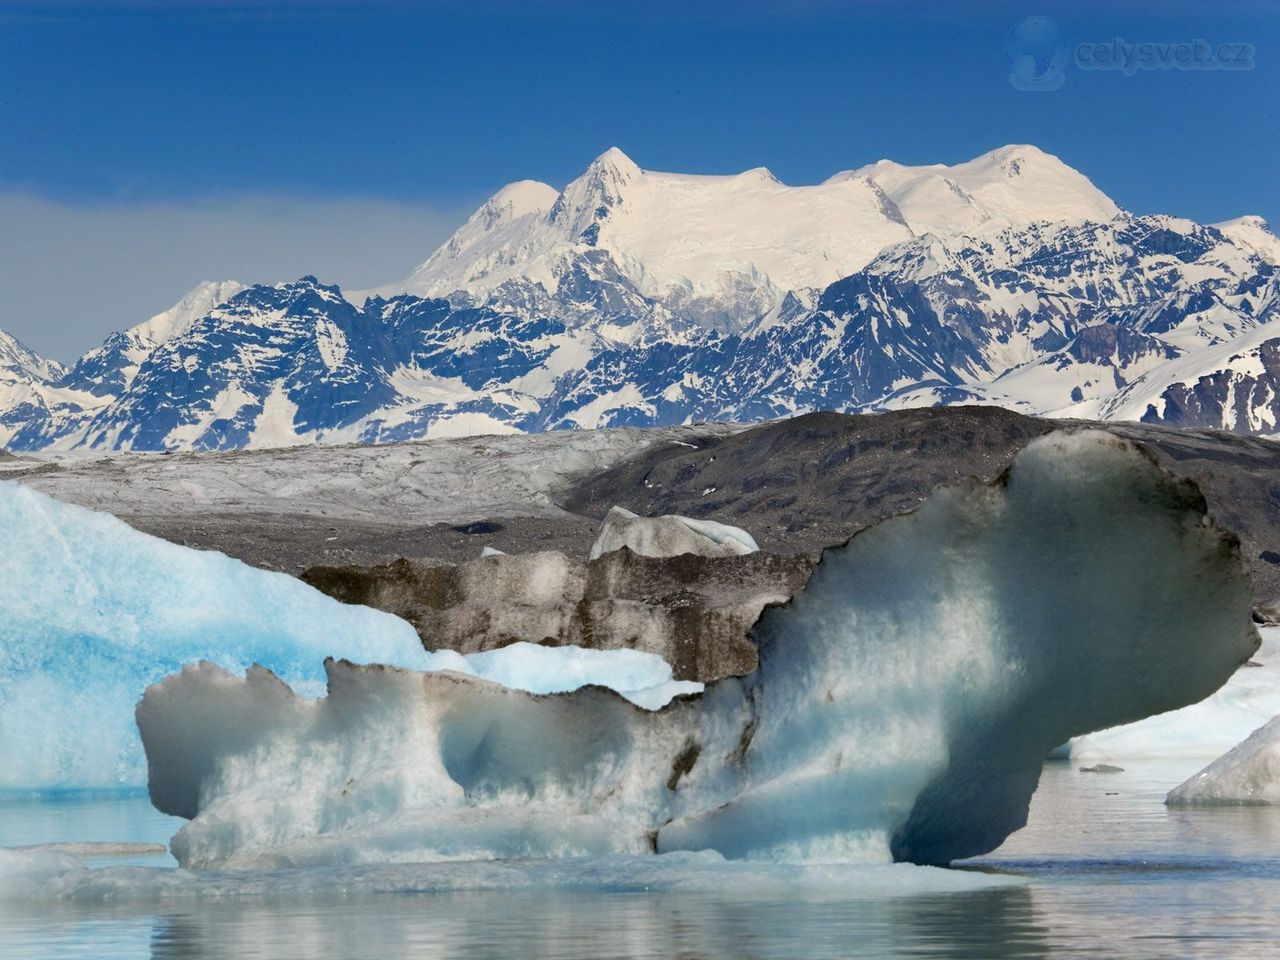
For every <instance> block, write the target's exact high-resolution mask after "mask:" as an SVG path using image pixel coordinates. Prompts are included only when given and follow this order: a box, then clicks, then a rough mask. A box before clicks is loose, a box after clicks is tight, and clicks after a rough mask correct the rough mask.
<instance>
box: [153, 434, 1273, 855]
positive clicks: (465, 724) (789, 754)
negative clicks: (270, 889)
mask: <svg viewBox="0 0 1280 960" xmlns="http://www.w3.org/2000/svg"><path fill="white" fill-rule="evenodd" d="M1251 606H1252V604H1251V597H1250V591H1249V585H1248V579H1247V573H1246V568H1245V566H1244V563H1243V562H1242V560H1241V558H1240V553H1239V547H1238V543H1237V542H1236V540H1235V538H1234V537H1233V536H1231V535H1230V534H1227V533H1225V532H1223V531H1221V530H1220V529H1218V528H1217V527H1215V526H1214V525H1213V524H1212V523H1211V522H1210V521H1209V520H1208V519H1207V518H1206V510H1205V503H1204V499H1203V497H1202V496H1201V495H1200V493H1199V491H1198V490H1197V489H1196V487H1195V485H1194V484H1193V483H1191V482H1190V481H1187V480H1181V479H1177V478H1175V477H1173V476H1172V475H1171V474H1169V473H1168V472H1166V471H1165V470H1163V469H1162V468H1160V467H1159V466H1158V465H1157V464H1156V463H1155V462H1154V461H1153V460H1152V459H1151V458H1150V457H1149V456H1148V455H1146V454H1145V453H1144V452H1143V451H1141V450H1140V449H1138V448H1137V447H1135V446H1133V445H1132V444H1130V443H1128V442H1127V441H1124V440H1122V439H1119V438H1117V437H1114V436H1111V435H1109V434H1105V433H1099V432H1093V431H1081V432H1076V433H1062V432H1059V433H1054V434H1050V435H1048V436H1046V437H1043V438H1040V439H1038V440H1036V441H1033V442H1032V443H1031V444H1029V445H1028V446H1027V447H1026V448H1025V449H1024V450H1023V452H1022V453H1021V454H1020V455H1019V456H1018V458H1017V459H1016V460H1015V461H1014V463H1013V464H1012V466H1011V467H1010V469H1009V470H1008V471H1007V472H1006V474H1004V475H1003V476H1002V477H1001V478H1000V479H999V480H998V481H996V482H995V483H994V484H992V485H984V484H982V483H979V482H978V481H976V480H975V481H971V482H968V483H963V484H960V485H957V486H955V487H952V488H948V489H944V490H940V491H938V492H936V493H935V494H934V495H933V496H932V497H931V498H930V499H929V500H927V501H926V502H925V503H924V504H922V505H921V506H920V507H919V508H918V509H917V510H915V511H914V512H912V513H909V514H904V515H902V516H898V517H893V518H890V519H888V520H886V521H884V522H882V523H880V524H878V525H876V526H874V527H871V528H868V529H866V530H864V531H862V532H860V533H859V534H857V535H856V536H854V537H853V538H852V539H851V540H850V541H849V542H848V543H846V544H844V545H843V546H839V547H834V548H831V549H828V550H827V551H825V552H824V554H823V557H822V559H821V561H820V562H819V564H818V566H817V567H816V569H815V571H814V573H813V576H812V578H811V579H810V581H809V583H808V586H807V587H806V588H805V589H804V590H803V591H801V592H800V593H798V594H797V595H796V596H794V597H793V598H792V599H791V600H789V601H788V602H786V603H781V604H776V605H773V606H770V607H768V608H766V609H765V611H764V613H763V614H762V615H761V617H760V619H759V621H758V622H757V624H756V626H755V628H754V630H753V638H754V640H755V641H756V642H757V643H758V645H759V650H760V662H759V667H758V668H757V669H756V670H755V671H754V672H753V673H751V674H749V675H748V676H746V677H742V678H728V679H724V680H720V681H717V682H715V683H711V684H709V685H708V686H707V688H706V690H705V692H704V693H702V694H701V695H694V696H684V697H677V698H676V699H674V700H673V701H672V702H671V703H670V704H669V705H667V706H666V707H664V708H662V709H660V710H657V711H646V710H642V709H640V708H638V707H637V706H636V705H634V704H632V703H630V702H628V701H627V700H626V699H624V698H622V697H621V696H619V695H617V694H616V693H614V692H612V691H609V690H606V689H602V688H599V687H595V686H587V687H584V688H581V689H579V690H577V691H574V692H571V693H559V694H545V695H541V694H532V693H528V692H523V691H519V690H513V689H511V688H510V687H507V686H503V685H500V684H497V683H494V682H491V681H487V680H484V679H482V678H480V677H478V676H472V675H467V674H464V673H459V672H451V671H444V672H434V673H430V672H428V673H424V672H420V671H414V670H408V669H398V668H395V667H391V666H378V665H374V666H359V665H356V664H354V663H350V662H346V661H340V660H334V659H329V660H327V661H326V663H325V671H326V676H327V696H325V697H324V698H322V699H315V700H312V699H306V698H304V697H301V696H298V695H297V694H296V693H295V692H294V691H292V690H291V689H290V688H289V686H288V685H286V684H285V683H284V682H282V680H281V679H279V678H278V677H277V676H276V675H275V674H274V673H273V672H271V671H269V670H267V669H265V668H258V667H255V668H250V669H249V670H248V671H247V672H246V673H245V675H244V676H243V677H239V676H236V675H233V674H232V673H229V672H228V671H227V670H225V669H223V668H221V667H219V666H217V665H215V664H213V663H197V664H190V665H187V666H185V667H184V668H183V669H182V671H181V672H179V673H178V674H176V675H174V676H171V677H168V678H166V679H164V680H163V681H161V682H159V683H157V684H155V685H153V686H151V687H150V688H148V690H147V691H146V693H145V695H144V696H143V699H142V701H141V703H140V704H139V705H138V710H137V720H138V726H139V730H140V732H141V735H142V739H143V743H144V746H145V748H146V754H147V762H148V786H149V790H150V794H151V798H152V802H153V803H154V804H155V806H156V807H157V808H158V809H160V810H161V811H163V812H165V813H170V814H173V815H176V816H180V817H185V818H187V819H188V820H189V821H190V822H189V823H188V824H186V826H184V827H183V828H182V829H181V830H180V831H179V832H178V834H177V835H176V836H175V837H174V838H173V841H172V843H171V849H172V851H173V852H174V854H175V855H176V856H177V858H178V860H179V862H180V863H181V864H183V865H184V866H187V867H237V868H239V867H289V866H293V867H297V866H311V867H334V866H338V865H347V866H350V865H353V864H370V863H383V864H386V863H407V862H425V861H442V860H492V859H495V858H499V859H501V858H513V857H514V858H526V857H531V858H561V857H617V856H625V857H642V856H643V855H645V854H648V853H659V854H667V853H672V852H679V851H711V852H713V853H715V854H716V855H718V856H721V857H724V858H728V859H730V860H767V861H773V862H795V861H802V862H807V863H810V864H812V863H824V862H843V863H850V862H852V863H883V862H887V861H890V860H896V861H909V862H913V863H917V864H943V863H947V862H950V861H952V860H955V859H958V858H963V857H968V856H973V855H977V854H980V853H984V852H987V851H989V850H991V849H993V848H995V847H996V846H998V845H999V843H1000V842H1002V841H1003V840H1004V838H1005V837H1006V836H1008V834H1009V833H1010V832H1012V831H1013V830H1016V829H1018V828H1019V827H1020V826H1022V825H1023V824H1024V823H1025V820H1026V814H1027V808H1028V803H1029V800H1030V797H1031V794H1032V792H1033V791H1034V789H1035V787H1036V784H1037V782H1038V777H1039V772H1040V769H1041V765H1042V762H1043V760H1044V758H1045V756H1046V755H1047V754H1048V753H1049V752H1050V751H1051V750H1052V749H1053V748H1054V747H1055V746H1056V745H1058V744H1061V743H1063V742H1065V741H1067V740H1068V739H1069V738H1071V737H1073V736H1077V735H1081V734H1084V733H1088V732H1091V731H1095V730H1100V729H1104V728H1107V727H1112V726H1116V725H1118V724H1122V723H1127V722H1131V721H1135V720H1138V719H1140V718H1142V717H1146V716H1150V715H1152V714H1156V713H1161V712H1164V711H1168V710H1173V709H1176V708H1179V707H1182V706H1185V705H1187V704H1189V703H1193V702H1195V701H1198V700H1200V699H1202V698H1204V697H1206V696H1208V695H1209V694H1211V693H1212V692H1213V691H1214V690H1216V689H1217V688H1218V687H1219V686H1221V685H1222V684H1223V683H1224V682H1225V681H1226V680H1227V679H1228V678H1229V677H1230V676H1231V675H1232V673H1233V672H1234V671H1235V670H1236V668H1237V667H1239V666H1240V665H1241V664H1242V663H1244V662H1245V661H1246V660H1247V659H1248V658H1249V656H1250V655H1251V654H1252V653H1253V652H1254V651H1255V650H1256V648H1257V646H1258V636H1257V632H1256V631H1255V629H1254V627H1253V624H1252V622H1251V617H1250V613H1251ZM659 859H661V858H659Z"/></svg>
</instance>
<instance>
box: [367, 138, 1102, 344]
mask: <svg viewBox="0 0 1280 960" xmlns="http://www.w3.org/2000/svg"><path fill="white" fill-rule="evenodd" d="M1119 212H1120V211H1119V209H1118V208H1117V207H1116V205H1115V204H1114V203H1112V202H1111V200H1109V199H1108V198H1107V197H1106V196H1105V195H1104V194H1103V193H1102V192H1101V191H1099V190H1098V189H1097V188H1096V187H1094V186H1093V184H1091V183H1090V182H1089V181H1088V180H1087V179H1085V177H1083V176H1081V175H1080V174H1079V173H1077V172H1076V171H1074V170H1072V169H1071V168H1070V167H1068V166H1066V165H1065V164H1064V163H1062V161H1060V160H1058V159H1057V158H1056V157H1051V156H1049V155H1048V154H1046V153H1043V152H1042V151H1040V150H1037V149H1036V148H1035V147H1030V146H1013V147H1005V148H1003V149H1000V150H995V151H992V152H991V153H988V154H985V155H983V156H982V157H979V158H977V159H976V160H972V161H970V162H968V163H963V164H958V165H956V166H954V167H945V166H941V165H935V166H929V167H904V166H901V165H898V164H893V163H891V162H889V161H887V160H882V161H880V162H879V163H876V164H873V165H871V166H869V167H864V168H862V169H860V170H853V171H845V172H843V173H839V174H836V175H835V176H833V177H831V178H830V179H828V180H827V181H826V182H824V183H821V184H818V185H816V186H804V187H793V186H787V185H786V184H784V183H781V182H780V181H779V180H778V179H777V178H776V177H775V176H774V175H773V174H772V173H770V172H769V171H768V170H766V169H765V168H763V167H757V168H755V169H753V170H747V171H746V172H744V173H739V174H736V175H733V176H690V175H685V174H674V173H656V172H652V171H646V170H641V169H640V168H639V167H638V166H636V164H635V163H634V162H633V161H632V160H631V159H630V158H629V157H627V156H626V155H625V154H624V153H623V152H622V151H621V150H618V149H617V148H613V149H610V150H608V151H606V152H605V153H603V154H601V155H600V156H599V157H598V158H596V160H595V161H594V162H593V163H592V164H591V165H590V166H589V167H588V168H587V170H586V172H585V173H583V175H582V176H581V177H579V178H578V179H576V180H574V181H573V182H572V183H570V184H569V185H568V186H567V187H565V188H564V190H563V191H556V190H555V188H553V187H550V186H548V185H547V184H544V183H537V182H534V181H522V182H520V183H515V184H512V185H510V186H508V187H505V188H503V189H502V190H501V191H499V192H498V193H497V194H495V195H494V196H493V197H492V198H491V199H490V200H489V201H488V202H486V203H485V204H484V205H483V206H482V207H481V208H480V209H479V210H478V211H477V212H476V213H475V215H474V216H472V217H471V219H470V220H468V221H467V223H466V224H465V225H463V227H462V228H461V229H460V230H458V232H457V233H455V234H454V235H453V237H451V238H450V239H449V241H448V242H447V243H446V244H445V245H444V246H443V247H441V248H440V250H438V251H437V252H436V253H435V254H434V255H433V256H432V257H431V258H430V259H429V260H428V261H427V262H426V263H424V264H422V265H421V266H420V267H418V269H417V270H415V271H414V272H413V273H412V274H411V275H410V276H409V278H408V279H406V280H405V281H403V282H402V283H399V284H393V285H391V286H389V287H385V288H383V289H382V290H381V291H380V292H381V293H383V294H394V293H408V294H413V295H416V296H426V297H453V296H456V295H457V294H458V293H459V292H462V293H465V294H467V295H469V296H471V297H475V298H480V299H486V298H489V297H492V296H493V295H494V294H495V293H500V291H501V290H502V289H503V287H504V286H506V285H512V284H517V285H523V284H529V283H532V284H537V285H539V286H540V287H541V288H542V289H543V290H545V291H546V292H547V293H548V294H550V295H551V296H552V297H556V296H557V294H559V293H560V291H561V287H562V286H563V285H564V284H565V283H566V282H572V278H573V277H574V276H575V275H577V274H579V273H581V272H582V268H583V263H584V262H586V261H595V262H597V263H598V262H599V261H601V260H607V261H608V262H609V266H610V268H611V269H612V271H613V272H615V273H616V274H617V275H618V277H620V278H621V279H622V280H623V282H625V283H627V284H628V285H629V286H631V287H633V288H634V290H635V291H637V292H638V293H639V294H641V295H642V296H644V297H647V298H651V299H653V300H655V301H657V302H658V303H659V304H660V305H661V306H663V307H665V308H666V309H667V310H669V311H670V312H671V313H672V314H674V315H677V316H681V317H683V318H685V319H692V320H695V321H698V322H700V323H703V324H705V325H709V326H716V327H719V328H721V329H725V330H728V331H731V332H737V331H739V330H741V328H742V325H743V324H744V322H749V321H751V320H753V319H755V318H757V317H759V316H761V315H763V314H767V313H768V312H769V311H771V310H773V309H774V308H776V307H778V306H779V305H780V304H781V302H782V301H783V299H784V298H785V297H786V295H787V294H788V293H791V294H793V295H799V296H801V297H802V298H805V299H807V300H808V301H809V302H810V303H812V301H813V299H814V298H815V297H816V294H817V293H818V292H819V291H821V290H822V289H824V288H825V287H827V286H829V285H830V284H832V283H834V282H835V281H836V280H839V279H840V278H842V277H846V276H848V275H849V274H851V273H853V272H854V271H855V270H858V269H860V268H861V267H863V266H865V265H866V264H867V263H868V262H869V261H870V260H871V259H872V258H873V257H874V256H875V255H876V254H877V253H879V252H880V251H881V250H882V249H884V248H885V247H886V246H888V245H890V244H893V243H898V242H900V241H903V240H907V239H909V238H911V237H913V236H917V235H919V234H922V233H925V232H944V233H948V234H951V233H957V232H973V231H975V230H978V229H982V230H991V229H998V228H1000V227H1007V226H1011V225H1015V224H1025V223H1031V222H1034V221H1037V220H1053V221H1059V222H1063V221H1070V222H1078V221H1083V220H1108V219H1110V218H1111V217H1113V216H1115V215H1117V214H1118V213H1119ZM588 272H590V271H588Z"/></svg>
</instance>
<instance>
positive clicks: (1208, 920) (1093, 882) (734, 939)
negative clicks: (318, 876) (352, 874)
mask: <svg viewBox="0 0 1280 960" xmlns="http://www.w3.org/2000/svg"><path fill="white" fill-rule="evenodd" d="M1127 766H1128V769H1126V771H1125V772H1124V773H1119V774H1084V773H1079V772H1078V771H1077V770H1076V768H1075V766H1074V765H1071V764H1066V763H1053V764H1049V765H1048V766H1047V767H1046V769H1045V775H1044V779H1043V781H1042V785H1041V788H1040V791H1039V792H1038V793H1037V795H1036V799H1035V802H1034V804H1033V806H1032V816H1031V823H1030V824H1029V825H1028V827H1027V828H1026V829H1025V830H1023V831H1021V832H1020V833H1018V834H1016V835H1015V836H1014V837H1012V838H1011V839H1010V840H1009V842H1008V843H1006V844H1005V846H1004V847H1003V848H1002V849H1001V850H999V851H997V852H996V853H994V854H992V855H990V856H988V857H985V858H983V859H982V860H981V861H978V862H975V863H973V864H970V865H967V866H966V869H982V870H999V871H1007V872H1011V873H1014V874H1017V875H1019V876H1021V877H1024V878H1025V879H1026V883H1025V884H1023V885H1020V886H1017V887H1013V888H1006V889H996V890H985V891H980V892H967V893H951V894H945V895H928V896H901V897H894V898H881V899H865V898H863V899H849V898H848V897H847V896H842V895H841V894H840V892H839V891H838V890H831V891H824V892H821V893H814V892H813V891H807V892H804V893H799V894H797V895H795V896H789V897H785V898H778V897H776V896H774V897H769V898H765V897H761V896H745V897H744V896H743V895H742V894H740V893H735V894H733V895H720V896H717V895H714V894H688V893H680V894H661V895H648V894H638V893H626V894H620V893H593V894H582V893H578V892H572V893H570V892H564V891H561V892H536V891H521V892H510V891H502V892H483V893H471V894H447V895H446V894H414V895H387V894H382V895H357V894H350V895H342V894H341V892H340V891H335V892H334V894H333V895H331V896H326V897H323V898H319V899H317V898H311V899H303V900H298V899H289V900H264V899H262V898H260V897H244V898H239V899H236V898H231V899H221V900H218V901H214V902H199V901H190V900H186V901H184V900H182V899H178V900H175V901H173V902H172V903H168V902H165V901H164V900H161V901H158V902H151V903H147V904H135V905H128V904H114V905H113V904H106V905H102V904H96V905H92V906H88V905H74V904H50V905H41V906H31V905H29V904H24V905H21V906H16V905H12V904H11V905H8V906H5V905H2V904H0V956H3V957H4V958H6V960H8V958H28V957H30V958H46V957H95V958H109V957H153V958H179V957H181V958H206V957H208V958H215V957H216V958H256V957H356V958H401V957H406V958H407V957H415V958H437V957H438V958H453V957H467V958H472V957H495V958H496V957H521V958H525V957H528V958H557V960H559V958H604V957H662V958H677V957H678V958H698V957H756V958H762V960H763V958H797V957H815V958H817V957H822V958H825V957H972V958H983V960H998V958H1003V957H1040V956H1090V957H1095V958H1107V957H1212V958H1245V960H1247V958H1254V957H1267V958H1274V957H1278V956H1280V908H1277V906H1276V896H1277V894H1280V809H1221V810H1202V811H1185V810H1176V811H1170V810H1166V808H1165V807H1164V805H1163V803H1162V800H1163V797H1164V794H1165V792H1166V791H1167V790H1168V789H1169V788H1170V787H1171V786H1173V785H1175V784H1176V783H1178V782H1179V781H1180V780H1181V779H1183V778H1184V777H1185V776H1186V775H1187V774H1189V773H1190V772H1192V771H1193V770H1194V769H1195V768H1196V767H1197V766H1198V765H1197V764H1196V763H1194V762H1191V763H1185V762H1184V763H1181V764H1169V763H1161V764H1141V765H1138V764H1133V765H1127ZM177 823H178V821H174V820H171V819H170V818H167V817H162V816H160V815H159V814H156V813H155V812H154V811H152V810H151V808H150V807H149V806H148V804H147V802H146V800H145V798H144V797H131V798H120V797H97V798H93V797H79V798H61V799H57V800H43V801H32V800H29V799H10V800H0V845H7V846H13V845H18V844H32V843H44V842H54V841H67V840H129V841H163V840H165V839H166V838H167V837H168V836H169V835H170V834H171V833H172V832H173V830H174V829H175V827H176V825H177ZM165 860H166V858H164V857H159V856H155V857H149V858H147V857H144V858H135V860H134V862H140V863H145V862H149V863H152V864H160V863H164V862H165ZM111 862H112V863H119V862H120V861H119V860H113V861H111Z"/></svg>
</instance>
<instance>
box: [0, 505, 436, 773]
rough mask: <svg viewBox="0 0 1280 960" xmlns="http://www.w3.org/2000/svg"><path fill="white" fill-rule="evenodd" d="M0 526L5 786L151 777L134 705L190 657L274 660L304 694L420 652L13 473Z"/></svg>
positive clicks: (0, 720) (268, 575)
mask: <svg viewBox="0 0 1280 960" xmlns="http://www.w3.org/2000/svg"><path fill="white" fill-rule="evenodd" d="M0 531H2V532H0V536H2V537H3V540H4V544H5V549H4V550H3V552H2V553H0V757H3V758H4V762H3V763H2V764H0V787H10V788H31V789H39V788H56V787H115V786H120V785H131V784H141V783H143V782H145V770H146V768H145V763H144V759H143V755H142V745H141V743H140V741H139V740H138V735H137V730H136V728H135V726H134V720H133V707H134V704H135V703H136V702H137V699H138V697H139V696H140V695H141V694H142V691H143V690H144V689H145V688H146V686H147V685H148V684H149V683H152V682H154V681H156V680H158V679H160V678H161V677H163V676H165V675H166V674H169V673H172V672H173V671H174V670H176V669H178V668H179V667H181V665H182V664H183V663H185V662H187V661H189V660H194V659H206V660H210V661H212V662H216V663H218V664H220V665H221V666H223V667H225V668H227V669H229V670H243V669H244V668H246V667H248V666H249V665H250V664H254V663H260V664H264V665H266V666H269V667H270V668H271V669H272V670H274V671H275V672H276V673H278V674H279V675H280V676H281V677H283V678H285V679H287V680H288V681H289V682H290V683H292V684H295V685H296V686H297V688H298V689H299V690H300V691H303V692H308V693H316V692H319V691H320V689H321V688H320V686H319V681H321V680H322V679H323V672H322V670H321V661H322V660H323V658H324V657H325V656H328V655H330V654H336V655H340V656H345V657H349V658H351V659H353V660H360V661H365V662H378V663H392V664H398V665H401V666H406V667H409V666H420V665H422V664H423V662H424V657H425V654H424V652H423V649H422V645H421V642H420V641H419V639H418V636H417V634H416V633H415V632H414V630H413V628H412V627H410V626H409V624H407V623H405V622H404V621H403V620H401V619H399V618H397V617H393V616H391V615H389V614H385V613H381V612H379V611H375V610H371V609H368V608H365V607H354V606H346V605H344V604H341V603H339V602H337V601H336V600H332V599H330V598H329V597H326V596H324V595H323V594H321V593H319V592H318V591H316V590H313V589H312V588H311V587H309V586H307V585H306V584H304V583H302V582H301V581H299V580H296V579H295V578H293V577H290V576H287V575H285V574H282V573H272V572H268V571H264V570H258V569H256V568H253V567H250V566H247V565H245V564H243V563H241V562H239V561H238V560H232V559H231V558H229V557H226V556H223V555H222V554H217V553H208V552H203V551H197V550H191V549H187V548H185V547H182V546H177V545H175V544H171V543H168V542H165V541H163V540H158V539H156V538H154V537H150V536H147V535H146V534H143V533H139V532H138V531H136V530H134V529H133V528H132V527H129V526H128V525H127V524H125V523H124V522H122V521H120V520H117V519H116V518H115V517H112V516H110V515H108V514H104V513H96V512H94V511H92V510H87V509H84V508H82V507H76V506H72V505H69V504H65V503H61V502H59V501H57V500H54V499H51V498H50V497H47V496H45V495H44V494H41V493H37V492H36V491H34V490H31V489H29V488H27V487H24V486H21V485H19V484H16V483H12V482H0Z"/></svg>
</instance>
